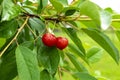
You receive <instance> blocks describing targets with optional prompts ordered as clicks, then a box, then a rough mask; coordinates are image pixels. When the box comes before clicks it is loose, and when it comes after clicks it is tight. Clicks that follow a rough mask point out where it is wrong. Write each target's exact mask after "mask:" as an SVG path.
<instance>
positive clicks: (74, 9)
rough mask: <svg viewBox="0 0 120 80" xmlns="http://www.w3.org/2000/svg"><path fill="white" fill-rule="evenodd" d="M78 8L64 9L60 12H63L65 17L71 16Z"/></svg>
mask: <svg viewBox="0 0 120 80" xmlns="http://www.w3.org/2000/svg"><path fill="white" fill-rule="evenodd" d="M78 10H79V8H77V7H65V8H64V9H63V11H62V12H65V15H66V16H70V15H73V14H74V13H75V12H76V11H78Z"/></svg>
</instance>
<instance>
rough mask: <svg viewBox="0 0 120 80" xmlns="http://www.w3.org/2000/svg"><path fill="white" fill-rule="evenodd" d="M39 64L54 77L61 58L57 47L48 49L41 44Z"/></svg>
mask: <svg viewBox="0 0 120 80" xmlns="http://www.w3.org/2000/svg"><path fill="white" fill-rule="evenodd" d="M38 60H39V64H40V65H41V66H43V67H44V68H45V69H47V70H48V72H49V73H50V74H52V75H54V74H55V73H56V70H57V68H58V64H59V61H60V56H59V53H58V50H57V49H56V48H55V47H47V46H44V44H41V46H40V47H39V50H38Z"/></svg>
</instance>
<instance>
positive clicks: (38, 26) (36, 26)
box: [29, 18, 45, 34]
mask: <svg viewBox="0 0 120 80" xmlns="http://www.w3.org/2000/svg"><path fill="white" fill-rule="evenodd" d="M29 25H30V26H31V28H32V29H33V30H37V31H38V32H39V33H40V34H42V33H43V32H44V31H45V24H44V23H43V22H42V21H41V20H40V19H38V18H30V19H29Z"/></svg>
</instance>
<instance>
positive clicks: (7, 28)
mask: <svg viewBox="0 0 120 80" xmlns="http://www.w3.org/2000/svg"><path fill="white" fill-rule="evenodd" d="M17 27H18V24H17V21H15V20H11V21H4V22H2V23H0V37H2V38H10V37H12V36H13V35H14V34H15V32H16V30H17Z"/></svg>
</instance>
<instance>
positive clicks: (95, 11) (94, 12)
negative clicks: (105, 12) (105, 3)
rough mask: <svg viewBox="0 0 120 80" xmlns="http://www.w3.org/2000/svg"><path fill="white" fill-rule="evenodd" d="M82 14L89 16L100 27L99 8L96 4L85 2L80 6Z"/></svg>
mask: <svg viewBox="0 0 120 80" xmlns="http://www.w3.org/2000/svg"><path fill="white" fill-rule="evenodd" d="M79 9H80V13H81V14H84V15H87V16H89V17H90V18H91V19H92V20H93V21H94V22H95V23H96V25H97V26H100V14H99V8H98V6H97V5H96V4H94V3H93V2H90V1H88V0H87V1H84V2H82V3H81V4H80V6H79Z"/></svg>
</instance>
